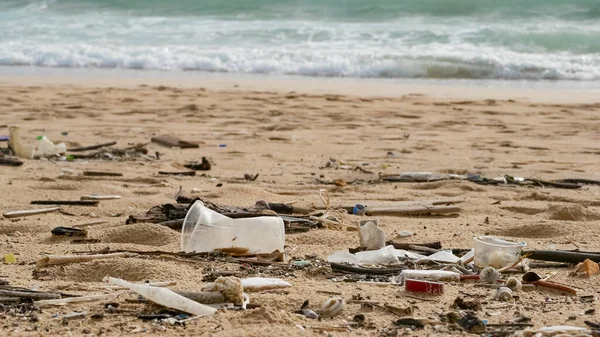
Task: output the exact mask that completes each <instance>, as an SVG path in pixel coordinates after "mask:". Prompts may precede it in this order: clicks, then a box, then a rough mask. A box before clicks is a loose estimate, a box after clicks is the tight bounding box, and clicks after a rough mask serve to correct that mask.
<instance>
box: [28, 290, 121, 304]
mask: <svg viewBox="0 0 600 337" xmlns="http://www.w3.org/2000/svg"><path fill="white" fill-rule="evenodd" d="M125 293H126V292H125V291H120V292H116V293H112V294H100V295H87V296H80V297H69V298H61V299H55V300H44V301H36V302H34V304H35V305H36V306H37V307H39V308H42V307H47V306H51V305H66V304H69V303H82V302H91V301H102V300H107V299H110V298H113V297H117V296H119V295H122V294H125Z"/></svg>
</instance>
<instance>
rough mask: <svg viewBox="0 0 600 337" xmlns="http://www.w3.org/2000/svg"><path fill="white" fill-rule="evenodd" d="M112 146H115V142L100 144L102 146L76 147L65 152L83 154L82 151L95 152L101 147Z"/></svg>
mask: <svg viewBox="0 0 600 337" xmlns="http://www.w3.org/2000/svg"><path fill="white" fill-rule="evenodd" d="M113 145H117V142H108V143H102V144H98V145H92V146H84V147H76V148H72V149H68V150H67V152H84V151H89V150H97V149H101V148H103V147H107V146H113Z"/></svg>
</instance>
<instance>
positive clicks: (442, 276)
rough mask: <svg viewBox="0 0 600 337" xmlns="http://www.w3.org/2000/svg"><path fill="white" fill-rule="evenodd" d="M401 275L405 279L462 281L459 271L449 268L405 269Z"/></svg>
mask: <svg viewBox="0 0 600 337" xmlns="http://www.w3.org/2000/svg"><path fill="white" fill-rule="evenodd" d="M400 276H401V277H402V278H403V279H404V280H428V281H445V282H458V281H460V274H459V273H456V272H453V271H447V270H403V271H402V272H401V273H400Z"/></svg>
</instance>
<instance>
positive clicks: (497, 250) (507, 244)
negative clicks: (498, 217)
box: [474, 236, 525, 269]
mask: <svg viewBox="0 0 600 337" xmlns="http://www.w3.org/2000/svg"><path fill="white" fill-rule="evenodd" d="M474 240H475V260H474V263H475V266H476V267H477V268H485V267H487V266H491V267H494V268H498V269H500V268H503V267H506V266H510V265H511V264H513V263H514V262H515V261H517V260H518V259H519V257H520V256H521V250H523V247H524V246H525V243H517V242H513V241H507V240H503V239H499V238H497V237H494V236H479V237H476V238H474Z"/></svg>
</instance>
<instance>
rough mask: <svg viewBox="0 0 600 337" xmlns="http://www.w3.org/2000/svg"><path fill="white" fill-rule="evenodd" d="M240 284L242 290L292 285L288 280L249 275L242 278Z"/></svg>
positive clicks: (268, 288) (260, 289) (270, 288)
mask: <svg viewBox="0 0 600 337" xmlns="http://www.w3.org/2000/svg"><path fill="white" fill-rule="evenodd" d="M242 286H243V287H244V291H248V292H256V291H264V290H272V289H281V288H288V287H291V286H292V285H291V284H290V283H289V282H287V281H284V280H282V279H278V278H265V277H249V278H245V279H242Z"/></svg>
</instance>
